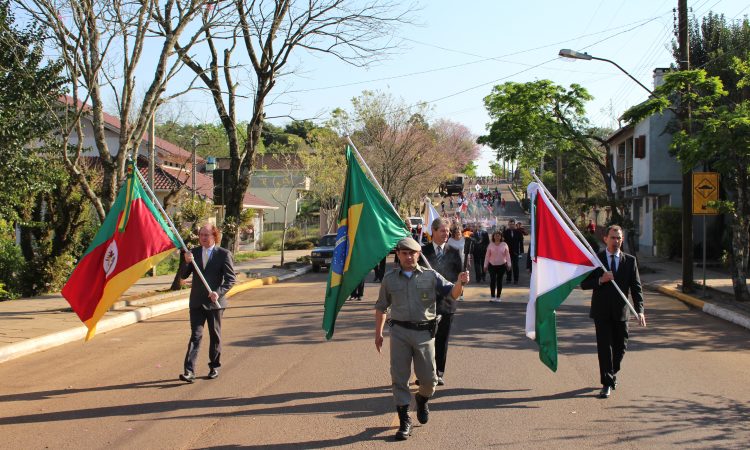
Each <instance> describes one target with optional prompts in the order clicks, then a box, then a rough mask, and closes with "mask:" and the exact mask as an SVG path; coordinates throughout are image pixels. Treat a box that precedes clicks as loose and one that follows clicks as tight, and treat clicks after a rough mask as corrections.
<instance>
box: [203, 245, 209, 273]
mask: <svg viewBox="0 0 750 450" xmlns="http://www.w3.org/2000/svg"><path fill="white" fill-rule="evenodd" d="M206 264H208V249H205V248H204V249H203V268H204V269H205V268H206Z"/></svg>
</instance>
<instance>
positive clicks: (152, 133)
mask: <svg viewBox="0 0 750 450" xmlns="http://www.w3.org/2000/svg"><path fill="white" fill-rule="evenodd" d="M155 117H156V112H155V111H154V113H153V114H151V123H150V125H149V127H150V128H151V129H150V130H149V135H148V187H150V188H151V192H154V196H156V186H154V178H155V172H156V142H155V141H156V128H155V123H154V122H155ZM154 201H157V202H158V201H159V200H158V199H156V198H155V199H154ZM151 276H152V277H155V276H156V266H154V267H153V268H152V269H151Z"/></svg>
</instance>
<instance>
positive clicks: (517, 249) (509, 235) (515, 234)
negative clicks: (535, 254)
mask: <svg viewBox="0 0 750 450" xmlns="http://www.w3.org/2000/svg"><path fill="white" fill-rule="evenodd" d="M503 240H504V241H505V243H506V244H508V249H509V250H510V255H511V256H517V255H520V254H521V253H523V233H522V232H520V231H518V230H509V229H508V230H505V231H503ZM514 261H515V260H514ZM514 264H515V262H514Z"/></svg>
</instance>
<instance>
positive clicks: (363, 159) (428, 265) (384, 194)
mask: <svg viewBox="0 0 750 450" xmlns="http://www.w3.org/2000/svg"><path fill="white" fill-rule="evenodd" d="M346 140H347V141H348V142H349V145H351V146H352V149H353V150H354V154H355V155H356V156H357V159H358V160H359V161H361V162H362V165H364V166H365V169H367V173H368V174H370V178H372V181H374V182H375V186H377V187H378V190H379V191H380V195H382V196H383V198H384V199H386V201H387V202H388V204H389V205H391V208H392V209H393V212H395V213H396V215H397V216H399V217H401V214H399V213H398V211H396V207H395V206H393V203H391V199H390V198H388V194H386V193H385V191H384V190H383V187H382V186H380V182H378V179H377V178H375V174H374V173H372V170H370V166H368V165H367V161H365V158H363V157H362V155H360V154H359V150H357V146H356V145H354V142H352V138H351V137H350V136H349V135H348V134H347V135H346ZM422 228H424V226H423V227H422ZM419 240H420V242H418V244H419V245H422V242H421V240H422V236H421V235H420V236H419ZM420 255H421V256H422V260H423V261H424V263H425V264H426V265H427V268H428V269H430V270H432V266H430V262H429V261H427V258H426V257H425V256H424V255H422V253H421V252H420Z"/></svg>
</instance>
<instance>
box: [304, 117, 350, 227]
mask: <svg viewBox="0 0 750 450" xmlns="http://www.w3.org/2000/svg"><path fill="white" fill-rule="evenodd" d="M308 139H309V140H310V145H311V147H312V151H311V152H303V153H300V154H299V156H300V159H301V160H302V164H304V166H305V173H306V174H307V176H308V177H310V191H309V194H310V196H311V197H312V199H314V200H315V201H317V203H318V204H319V205H320V209H321V210H323V212H324V213H325V217H326V225H325V230H321V232H322V234H326V233H332V232H335V230H336V228H335V227H336V220H337V219H338V205H339V201H340V199H341V192H342V191H343V189H344V177H345V176H346V157H345V156H344V148H345V146H346V142H345V141H344V139H342V138H341V137H339V136H338V135H337V134H336V132H334V131H333V130H331V129H329V128H318V129H316V130H313V131H311V132H310V134H309V136H308Z"/></svg>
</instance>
